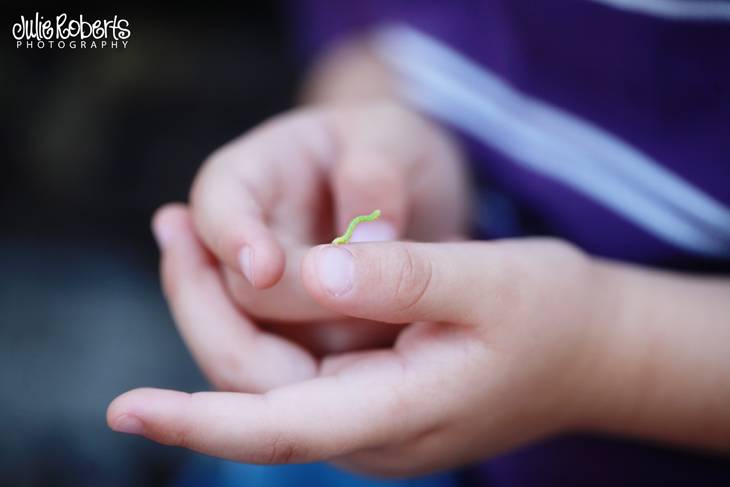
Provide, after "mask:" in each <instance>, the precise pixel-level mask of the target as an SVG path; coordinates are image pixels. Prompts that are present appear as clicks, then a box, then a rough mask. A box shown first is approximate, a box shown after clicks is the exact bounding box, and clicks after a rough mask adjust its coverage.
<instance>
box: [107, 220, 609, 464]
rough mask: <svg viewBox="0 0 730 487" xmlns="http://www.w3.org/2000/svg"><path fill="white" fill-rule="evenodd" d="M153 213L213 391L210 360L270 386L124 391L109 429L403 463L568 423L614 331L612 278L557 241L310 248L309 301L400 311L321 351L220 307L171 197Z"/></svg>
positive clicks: (580, 419)
mask: <svg viewBox="0 0 730 487" xmlns="http://www.w3.org/2000/svg"><path fill="white" fill-rule="evenodd" d="M161 217H164V219H165V222H164V223H165V232H163V235H162V237H163V238H161V241H162V246H163V255H164V263H163V266H164V267H165V269H166V272H165V273H164V275H165V282H166V293H167V297H168V299H169V301H170V303H171V306H172V309H173V312H174V315H175V318H176V320H177V321H178V323H179V325H180V327H181V330H182V333H183V335H184V336H185V338H186V340H187V341H189V342H194V343H196V344H197V347H198V351H199V353H200V356H201V357H205V360H204V361H203V363H202V365H203V367H204V368H205V369H206V370H207V371H208V372H209V375H210V376H212V377H218V379H217V381H218V383H219V385H221V386H222V387H223V388H226V389H229V390H233V391H235V390H240V389H237V387H236V381H237V378H236V377H232V376H226V375H225V372H224V373H223V374H222V375H221V374H220V371H230V370H235V369H237V368H240V369H245V370H249V371H252V377H255V378H258V380H260V381H261V383H262V384H266V387H262V390H266V391H267V392H265V393H263V394H250V393H240V392H201V393H194V394H187V393H183V392H176V391H168V390H158V389H138V390H133V391H130V392H128V393H126V394H124V395H122V396H120V397H118V398H117V399H116V400H114V402H113V403H112V404H111V405H110V407H109V410H108V413H107V417H108V422H109V424H110V426H111V427H112V428H113V429H115V430H118V431H124V432H128V433H135V434H140V435H143V436H145V437H147V438H150V439H152V440H155V441H158V442H161V443H164V444H169V445H178V446H183V447H186V448H190V449H193V450H196V451H199V452H203V453H207V454H210V455H215V456H219V457H223V458H228V459H232V460H236V461H241V462H251V463H262V464H274V463H295V462H310V461H319V460H327V461H333V462H335V463H338V464H339V465H342V466H344V467H346V468H349V469H352V470H356V471H361V472H366V473H371V474H377V475H398V476H400V475H411V474H417V473H423V472H427V471H432V470H438V469H442V468H446V467H450V466H454V465H458V464H463V463H465V462H468V461H471V460H475V459H478V458H482V457H485V456H488V455H492V454H495V453H497V452H500V451H504V450H505V449H508V448H511V447H514V446H516V445H519V444H521V443H524V442H527V441H529V440H532V439H535V438H537V437H540V436H543V435H547V434H550V433H553V432H556V431H561V430H564V429H567V428H572V427H580V426H582V425H583V424H584V422H585V421H588V418H589V417H590V416H591V414H592V413H593V412H594V411H593V409H594V408H595V403H596V397H597V396H596V390H597V389H596V386H595V380H594V374H595V373H596V371H597V370H599V369H600V368H601V367H605V366H606V361H605V354H604V353H603V351H604V347H605V342H606V341H607V340H608V338H607V336H608V337H610V334H608V335H607V334H606V333H605V330H606V329H607V327H605V326H602V323H598V322H597V320H598V319H599V317H605V316H609V315H610V313H608V312H607V310H608V309H610V301H611V292H610V289H612V288H611V286H610V285H608V284H607V283H606V282H604V281H605V279H604V276H603V275H602V274H601V273H600V272H599V271H598V270H597V267H596V266H594V265H592V262H591V261H590V260H589V259H588V258H587V257H586V256H584V255H583V254H581V253H580V252H579V251H577V250H575V249H574V248H572V247H570V246H569V245H567V244H564V243H562V242H559V241H552V240H541V239H535V240H522V241H502V242H493V243H486V242H482V243H477V242H472V243H408V242H388V243H385V242H382V243H357V244H352V245H344V246H332V245H322V246H317V247H314V248H312V249H310V250H309V251H308V252H307V253H306V255H305V256H304V259H303V263H302V268H301V276H300V277H301V279H302V282H303V287H304V289H305V290H306V293H307V295H308V296H310V297H311V298H312V299H313V300H314V301H316V303H318V305H319V306H321V307H322V308H324V309H326V310H329V312H331V313H333V314H336V315H339V316H348V317H355V318H359V319H365V320H372V321H375V322H380V324H376V325H373V326H402V325H405V328H404V329H403V330H402V331H401V332H400V333H399V336H398V339H397V341H396V342H395V344H394V345H393V346H392V347H390V348H386V349H380V350H370V351H359V352H350V353H343V354H331V355H328V356H325V357H324V358H322V359H321V360H317V359H315V358H314V357H313V356H312V355H310V354H308V353H307V352H306V351H305V350H304V349H302V348H301V347H299V346H297V345H294V344H293V343H292V342H290V341H288V340H286V339H285V338H283V337H281V336H278V335H271V334H267V333H264V332H262V331H261V330H259V329H257V328H255V327H254V326H252V324H251V323H250V322H249V321H248V320H247V319H246V318H245V316H244V315H242V314H241V313H240V312H239V310H238V309H237V308H236V307H235V306H234V305H233V304H232V303H231V301H230V300H229V299H228V296H227V291H226V289H225V283H224V281H223V277H222V275H221V270H220V267H219V265H218V263H217V261H216V260H215V259H214V258H212V257H211V256H210V255H209V254H208V252H207V251H206V250H205V249H204V247H203V246H202V245H201V242H200V241H198V239H197V237H196V236H195V233H194V232H193V229H192V226H191V223H190V221H189V218H188V215H187V213H186V211H185V209H184V208H179V207H178V208H170V209H168V210H167V211H166V212H165V214H164V215H161ZM231 363H235V364H237V365H236V367H233V368H232V367H230V364H231ZM272 383H279V384H282V385H281V386H280V387H275V388H273V389H270V388H269V387H268V386H269V385H270V384H272Z"/></svg>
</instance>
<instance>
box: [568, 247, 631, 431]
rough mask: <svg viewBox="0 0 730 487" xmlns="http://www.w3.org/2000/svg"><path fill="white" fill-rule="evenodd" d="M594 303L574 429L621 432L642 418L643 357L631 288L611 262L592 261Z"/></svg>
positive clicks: (589, 314)
mask: <svg viewBox="0 0 730 487" xmlns="http://www.w3.org/2000/svg"><path fill="white" fill-rule="evenodd" d="M588 265H589V266H590V271H589V273H588V274H589V275H590V290H589V292H590V299H588V300H587V301H586V303H587V309H586V310H585V315H584V316H586V319H585V322H584V326H585V327H586V328H587V330H586V337H587V342H588V345H587V346H586V347H585V350H586V352H585V353H584V354H583V357H582V360H581V361H579V365H578V367H579V368H580V369H581V370H582V373H581V374H580V383H579V385H578V387H577V391H578V393H577V401H576V403H577V404H576V415H575V421H574V422H573V425H572V426H573V427H574V429H579V430H588V431H596V432H609V433H610V432H617V431H620V430H622V429H623V428H624V427H626V425H627V424H629V423H630V422H631V418H632V416H634V415H635V414H636V402H635V398H636V397H637V391H640V390H641V388H642V385H641V384H640V382H641V380H640V377H641V374H637V373H636V371H637V370H639V369H641V368H642V365H641V364H640V361H641V360H642V357H641V354H639V353H637V341H636V338H637V337H635V336H633V335H634V332H633V331H632V329H631V324H632V322H633V321H634V320H633V318H632V314H633V312H632V311H631V309H632V305H631V294H632V293H631V290H630V289H631V287H630V283H628V282H627V279H626V276H624V275H623V273H622V272H620V270H619V269H617V268H616V266H615V265H614V264H612V263H610V262H608V261H604V260H601V259H596V258H590V259H589V261H588Z"/></svg>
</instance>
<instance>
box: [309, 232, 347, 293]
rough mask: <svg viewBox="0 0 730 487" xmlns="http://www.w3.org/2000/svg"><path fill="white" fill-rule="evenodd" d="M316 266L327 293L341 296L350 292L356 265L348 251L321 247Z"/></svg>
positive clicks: (340, 248) (330, 246) (339, 248)
mask: <svg viewBox="0 0 730 487" xmlns="http://www.w3.org/2000/svg"><path fill="white" fill-rule="evenodd" d="M316 264H317V275H318V276H319V282H320V283H321V284H322V286H323V287H324V288H325V289H326V290H327V292H329V293H330V294H333V295H335V296H339V295H342V294H345V293H346V292H347V291H349V290H350V288H351V287H352V283H353V277H354V274H355V263H354V261H353V258H352V254H351V253H350V252H349V251H348V250H346V249H344V248H342V247H337V246H334V245H326V246H323V247H320V249H319V252H318V253H317V261H316Z"/></svg>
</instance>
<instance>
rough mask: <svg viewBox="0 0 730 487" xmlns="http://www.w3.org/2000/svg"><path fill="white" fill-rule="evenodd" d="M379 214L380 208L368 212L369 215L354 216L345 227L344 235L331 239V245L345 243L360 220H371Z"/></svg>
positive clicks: (375, 218)
mask: <svg viewBox="0 0 730 487" xmlns="http://www.w3.org/2000/svg"><path fill="white" fill-rule="evenodd" d="M379 216H380V210H375V211H374V212H372V213H370V214H369V215H360V216H356V217H355V218H353V219H352V221H351V222H350V225H349V226H348V227H347V231H346V232H345V234H344V235H342V236H341V237H337V238H336V239H334V240H333V241H332V245H340V244H346V243H347V242H349V241H350V239H351V238H352V232H354V231H355V227H357V226H358V225H359V224H361V223H362V222H371V221H373V220H377V219H378V217H379Z"/></svg>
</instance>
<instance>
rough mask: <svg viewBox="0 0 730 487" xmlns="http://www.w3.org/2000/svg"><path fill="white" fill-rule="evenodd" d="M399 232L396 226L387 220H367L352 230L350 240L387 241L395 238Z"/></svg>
mask: <svg viewBox="0 0 730 487" xmlns="http://www.w3.org/2000/svg"><path fill="white" fill-rule="evenodd" d="M396 237H397V233H396V230H395V227H394V226H393V225H392V224H390V223H388V222H386V221H374V222H365V223H361V224H360V225H358V226H357V228H355V231H354V232H352V239H350V242H386V241H388V240H395V239H396Z"/></svg>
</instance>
